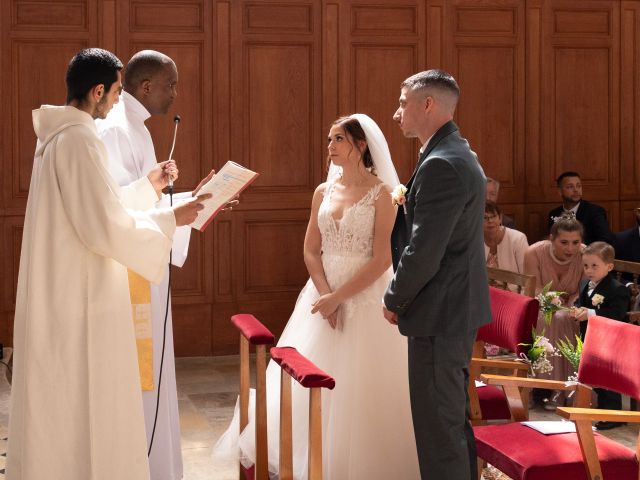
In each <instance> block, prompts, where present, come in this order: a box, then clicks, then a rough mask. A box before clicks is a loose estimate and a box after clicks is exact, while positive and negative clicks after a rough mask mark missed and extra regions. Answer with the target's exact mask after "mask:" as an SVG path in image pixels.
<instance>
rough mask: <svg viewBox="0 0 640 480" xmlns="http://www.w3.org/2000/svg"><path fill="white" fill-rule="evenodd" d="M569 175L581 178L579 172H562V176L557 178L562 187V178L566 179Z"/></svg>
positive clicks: (557, 182)
mask: <svg viewBox="0 0 640 480" xmlns="http://www.w3.org/2000/svg"><path fill="white" fill-rule="evenodd" d="M567 177H578V178H580V174H579V173H578V172H562V173H561V174H560V176H559V177H558V178H557V179H556V184H557V185H558V186H559V187H561V186H562V180H564V179H565V178H567Z"/></svg>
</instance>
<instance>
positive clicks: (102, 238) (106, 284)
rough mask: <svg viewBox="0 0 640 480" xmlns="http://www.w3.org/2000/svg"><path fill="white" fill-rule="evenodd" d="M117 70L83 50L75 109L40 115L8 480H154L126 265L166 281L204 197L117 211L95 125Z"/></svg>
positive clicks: (76, 69)
mask: <svg viewBox="0 0 640 480" xmlns="http://www.w3.org/2000/svg"><path fill="white" fill-rule="evenodd" d="M121 69H122V63H121V62H120V60H118V58H117V57H116V56H115V55H113V54H112V53H110V52H107V51H105V50H101V49H98V48H90V49H85V50H82V51H80V52H79V53H78V54H76V56H74V58H73V59H72V60H71V62H70V63H69V67H68V69H67V76H66V83H67V105H66V106H49V105H43V106H42V107H41V108H40V109H37V110H34V111H33V126H34V130H35V133H36V136H37V138H38V142H37V146H36V152H35V158H34V164H33V172H32V175H31V184H30V187H29V198H28V201H27V210H26V214H25V222H24V232H23V237H22V250H21V254H20V273H19V276H18V288H17V297H16V314H15V322H14V369H13V385H12V391H11V405H10V420H9V444H8V455H7V457H8V458H7V473H6V475H7V479H8V480H43V479H62V478H64V479H65V480H114V479H127V480H148V478H149V466H148V461H147V451H146V442H145V433H144V417H143V411H142V402H141V399H140V393H139V388H140V380H139V373H138V362H137V359H136V346H135V336H134V328H133V322H132V316H131V303H130V298H129V292H128V288H127V268H129V269H131V270H132V271H134V272H136V274H137V275H140V276H142V277H144V278H146V279H147V280H149V281H154V282H158V281H160V280H161V279H162V276H163V274H164V269H165V265H166V263H167V261H168V257H169V250H170V248H171V240H172V237H173V234H174V230H175V228H176V227H177V226H181V225H188V224H190V223H192V222H193V221H194V220H195V218H196V216H197V213H198V211H199V210H201V209H202V208H203V207H202V205H201V202H202V200H203V198H204V196H201V197H198V199H196V200H195V201H193V202H191V203H186V204H183V205H181V206H179V207H174V208H173V209H162V210H160V209H158V210H155V211H152V212H149V213H142V212H135V211H129V210H126V209H125V207H124V206H123V204H122V203H121V201H120V197H119V195H120V192H119V190H120V189H119V187H118V185H117V184H116V183H115V182H114V181H113V179H112V178H111V176H110V175H109V172H108V171H107V169H106V165H107V152H106V150H105V148H104V145H103V143H102V142H101V141H100V139H99V138H98V135H97V131H96V127H95V123H94V119H96V118H104V117H105V116H106V115H107V113H108V112H109V111H110V110H111V108H112V106H113V105H114V104H115V103H117V102H118V98H119V94H120V91H121V89H122V84H121V73H120V70H121ZM148 188H149V189H150V190H151V191H153V189H152V188H151V186H148Z"/></svg>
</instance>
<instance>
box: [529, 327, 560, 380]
mask: <svg viewBox="0 0 640 480" xmlns="http://www.w3.org/2000/svg"><path fill="white" fill-rule="evenodd" d="M531 334H532V337H533V343H521V344H520V345H522V346H524V347H529V350H528V351H527V353H521V354H520V360H522V361H524V362H526V363H528V364H529V366H530V367H531V374H532V375H533V376H534V377H535V376H536V373H538V374H541V373H549V372H551V371H552V370H553V365H551V361H550V360H549V358H550V357H554V356H557V355H558V353H557V352H556V349H555V348H554V347H553V345H552V344H551V342H550V341H549V339H548V338H547V337H545V336H544V330H543V331H542V334H540V335H538V334H537V333H536V331H535V330H532V332H531Z"/></svg>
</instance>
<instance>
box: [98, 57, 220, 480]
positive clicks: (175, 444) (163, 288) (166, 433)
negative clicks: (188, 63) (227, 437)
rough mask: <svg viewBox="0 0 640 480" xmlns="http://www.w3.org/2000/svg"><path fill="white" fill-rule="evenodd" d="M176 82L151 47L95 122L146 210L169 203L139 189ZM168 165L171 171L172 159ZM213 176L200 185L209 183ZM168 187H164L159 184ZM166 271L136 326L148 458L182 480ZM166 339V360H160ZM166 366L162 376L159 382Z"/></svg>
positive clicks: (185, 239)
mask: <svg viewBox="0 0 640 480" xmlns="http://www.w3.org/2000/svg"><path fill="white" fill-rule="evenodd" d="M177 84H178V71H177V69H176V65H175V63H174V62H173V60H171V58H169V57H168V56H166V55H164V54H162V53H160V52H156V51H153V50H143V51H141V52H138V53H136V54H135V55H134V56H133V57H132V58H131V60H129V63H128V64H127V66H126V67H125V69H124V79H123V85H124V91H123V92H122V97H121V101H120V103H119V104H118V105H116V106H115V107H114V108H113V110H112V111H111V112H110V113H109V115H108V116H107V118H106V120H99V121H98V122H97V124H98V132H99V135H100V138H101V139H102V141H103V142H104V144H105V146H106V147H107V152H108V155H109V170H110V172H111V174H112V176H113V177H114V178H115V180H116V181H117V182H118V184H119V185H120V186H122V187H123V189H122V190H123V194H122V198H123V202H124V203H125V204H127V205H128V206H129V207H131V208H136V209H148V208H154V207H155V206H156V205H157V206H165V205H168V204H169V202H168V197H167V196H164V197H163V198H162V199H161V200H160V201H159V202H158V198H157V197H155V196H151V195H147V194H145V193H144V191H142V192H141V190H140V188H139V186H140V184H145V183H148V182H147V176H148V177H149V178H150V179H151V178H152V177H153V175H154V172H157V171H158V169H159V168H161V167H162V166H164V164H158V162H157V157H156V154H155V150H154V147H153V141H152V139H151V135H150V133H149V130H148V129H147V127H146V126H145V123H144V122H145V121H146V120H147V119H148V118H150V117H151V116H153V115H164V114H166V113H167V112H168V111H169V108H170V107H171V105H172V103H173V100H174V98H175V96H176V94H177V91H176V89H177ZM167 166H168V167H170V168H171V169H172V171H174V170H173V162H171V163H170V164H167ZM212 174H213V172H211V174H209V176H208V177H207V178H205V179H204V180H203V182H202V183H201V184H200V185H203V184H204V183H205V182H206V181H208V180H209V179H210V178H211V176H212ZM165 185H166V184H161V185H159V188H162V187H164V186H165ZM200 185H199V186H198V187H197V188H196V190H195V191H197V190H198V189H199V188H200ZM156 188H158V187H156ZM191 195H192V193H191V192H187V193H181V194H177V195H174V202H176V201H180V199H181V198H185V197H188V198H190V197H191ZM190 231H191V228H190V227H188V226H186V227H182V228H179V229H177V230H176V235H175V236H174V241H173V254H172V264H173V265H175V266H178V267H181V266H182V265H183V264H184V262H185V260H186V255H187V249H188V245H189V238H190ZM168 272H169V269H168V267H167V268H166V269H165V274H164V278H163V280H162V282H161V283H160V284H159V285H152V286H151V289H150V294H151V298H150V304H151V309H150V318H149V319H148V320H149V325H150V331H149V329H140V328H138V326H139V323H136V327H137V328H136V333H137V343H138V351H139V356H140V363H141V379H142V390H143V391H142V398H143V403H144V413H145V424H146V429H147V443H148V444H150V442H151V437H152V435H153V444H151V453H150V456H149V466H150V469H151V479H152V480H177V479H181V478H182V470H183V468H182V452H181V446H180V423H179V417H178V398H177V392H176V377H175V361H174V350H173V327H172V321H171V320H172V319H171V308H170V306H169V309H168V311H167V293H168V292H167V286H168ZM130 284H131V289H132V292H131V298H132V303H133V304H134V311H136V310H135V309H136V308H137V309H138V311H142V312H145V311H149V310H145V309H142V310H141V309H140V307H139V306H136V305H135V304H136V300H135V297H136V293H135V292H134V289H135V285H136V280H135V279H132V278H131V277H130ZM138 297H140V295H138ZM143 297H144V295H143ZM143 301H144V300H143ZM147 301H148V300H147ZM165 315H166V317H167V318H166V327H165ZM141 335H142V336H144V335H147V337H148V338H147V339H146V340H145V339H144V338H141ZM145 341H146V343H147V345H146V346H145ZM163 343H164V359H162V358H161V356H162V351H163ZM151 351H152V353H151ZM145 357H146V358H145ZM145 363H147V367H146V372H145V366H144V365H145ZM161 363H162V379H161V382H159V375H160V365H161ZM159 383H160V389H158V384H159ZM158 399H159V402H158ZM156 409H157V421H156V420H155V419H156ZM154 421H155V423H156V425H155V433H154V431H153V429H154Z"/></svg>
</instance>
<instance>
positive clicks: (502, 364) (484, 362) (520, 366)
mask: <svg viewBox="0 0 640 480" xmlns="http://www.w3.org/2000/svg"><path fill="white" fill-rule="evenodd" d="M471 363H472V364H474V365H477V366H480V367H493V368H504V369H507V370H529V365H527V364H526V363H524V362H519V361H517V360H495V359H492V358H478V357H473V358H472V359H471Z"/></svg>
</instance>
